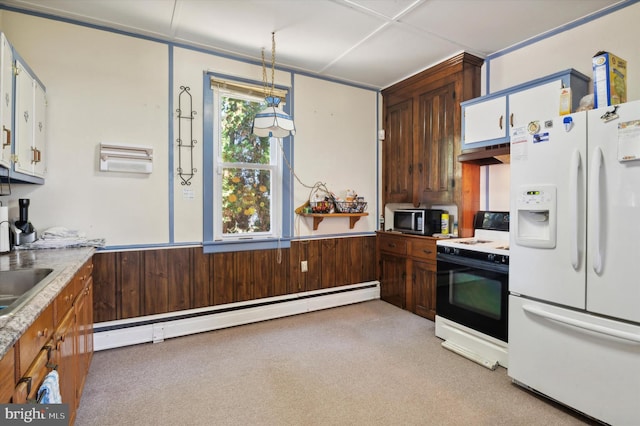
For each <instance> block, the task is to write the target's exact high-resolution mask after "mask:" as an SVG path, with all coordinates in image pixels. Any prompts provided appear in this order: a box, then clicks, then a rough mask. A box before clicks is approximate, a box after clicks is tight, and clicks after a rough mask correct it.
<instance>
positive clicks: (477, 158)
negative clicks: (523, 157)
mask: <svg viewBox="0 0 640 426" xmlns="http://www.w3.org/2000/svg"><path fill="white" fill-rule="evenodd" d="M510 153H511V146H510V144H508V143H503V144H499V145H492V146H485V147H482V148H476V149H467V150H464V151H462V153H461V154H460V155H458V161H459V162H461V163H470V164H477V165H479V166H488V165H491V164H509V162H510V158H511V155H510Z"/></svg>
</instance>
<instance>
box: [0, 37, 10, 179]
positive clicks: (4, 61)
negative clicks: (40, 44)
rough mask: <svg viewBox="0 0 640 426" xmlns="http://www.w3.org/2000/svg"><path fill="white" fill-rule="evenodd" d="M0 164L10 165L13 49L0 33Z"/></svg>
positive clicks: (7, 166)
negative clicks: (0, 131) (0, 132)
mask: <svg viewBox="0 0 640 426" xmlns="http://www.w3.org/2000/svg"><path fill="white" fill-rule="evenodd" d="M0 55H1V56H0V98H1V99H0V126H2V134H1V135H0V166H3V167H6V168H7V169H8V168H10V167H11V133H12V132H13V50H12V49H11V45H10V44H9V42H8V41H7V38H6V37H5V36H4V34H1V33H0Z"/></svg>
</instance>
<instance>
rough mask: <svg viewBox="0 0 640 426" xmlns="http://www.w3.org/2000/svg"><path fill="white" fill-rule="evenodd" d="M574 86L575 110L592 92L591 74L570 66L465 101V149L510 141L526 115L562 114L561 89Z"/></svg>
mask: <svg viewBox="0 0 640 426" xmlns="http://www.w3.org/2000/svg"><path fill="white" fill-rule="evenodd" d="M563 87H570V88H571V94H572V106H573V110H575V108H577V106H578V103H579V101H580V99H581V98H582V97H583V96H584V95H586V94H587V93H589V77H587V76H585V75H584V74H581V73H579V72H578V71H576V70H573V69H569V70H565V71H561V72H558V73H555V74H551V75H549V76H546V77H543V78H540V79H537V80H533V81H530V82H527V83H524V84H521V85H518V86H514V87H512V88H509V89H506V90H501V91H499V92H495V93H492V94H490V95H486V96H481V97H479V98H476V99H471V100H469V101H467V102H463V103H462V104H461V106H462V117H463V127H462V149H463V150H469V149H475V148H481V147H485V146H491V145H497V144H501V143H508V142H509V140H510V133H511V130H512V129H513V128H516V127H522V126H526V125H527V124H528V123H525V122H523V121H522V120H524V119H525V118H530V117H539V118H540V119H541V120H544V119H550V118H553V117H555V116H557V115H558V114H559V113H560V89H561V88H563Z"/></svg>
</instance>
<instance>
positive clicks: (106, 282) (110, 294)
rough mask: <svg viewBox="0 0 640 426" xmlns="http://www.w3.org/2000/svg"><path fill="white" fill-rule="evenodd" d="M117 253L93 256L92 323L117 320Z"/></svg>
mask: <svg viewBox="0 0 640 426" xmlns="http://www.w3.org/2000/svg"><path fill="white" fill-rule="evenodd" d="M116 261H117V253H115V252H109V253H96V254H95V255H94V256H93V274H94V279H93V297H94V299H93V309H94V310H93V320H94V322H103V321H113V320H116V319H118V312H117V309H116V306H117V305H118V302H117V300H118V298H117V291H116V282H117V278H116V276H117V274H116V271H117V268H116Z"/></svg>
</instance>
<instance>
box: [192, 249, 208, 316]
mask: <svg viewBox="0 0 640 426" xmlns="http://www.w3.org/2000/svg"><path fill="white" fill-rule="evenodd" d="M190 252H191V268H190V270H191V276H192V281H191V307H192V308H204V307H206V306H211V305H213V280H212V275H211V270H210V268H211V265H210V260H211V259H212V257H213V256H212V255H211V254H205V253H204V252H203V251H202V247H193V248H191V249H190Z"/></svg>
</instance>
